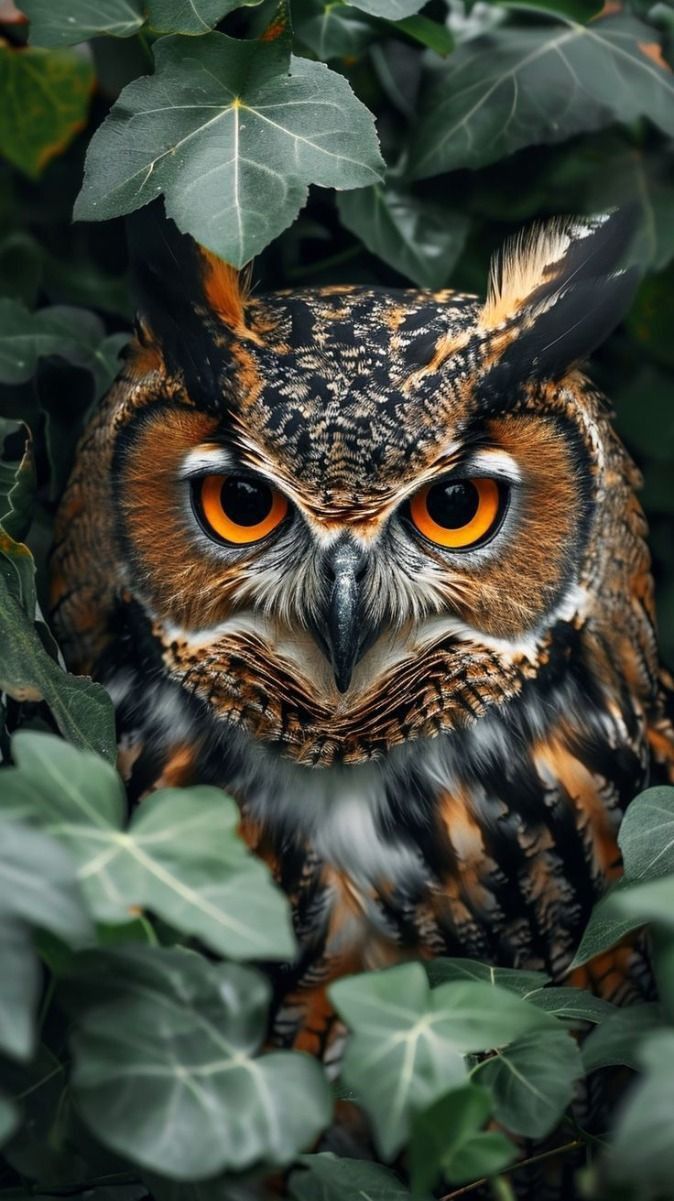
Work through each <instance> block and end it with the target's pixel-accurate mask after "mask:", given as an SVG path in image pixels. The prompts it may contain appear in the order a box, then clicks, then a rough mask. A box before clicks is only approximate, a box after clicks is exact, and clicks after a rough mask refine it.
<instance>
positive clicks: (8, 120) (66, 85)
mask: <svg viewBox="0 0 674 1201" xmlns="http://www.w3.org/2000/svg"><path fill="white" fill-rule="evenodd" d="M93 82H94V76H93V71H92V68H91V66H90V64H89V62H88V61H87V59H86V58H84V57H83V56H82V55H79V54H75V53H73V51H70V50H38V49H36V48H35V47H28V48H26V49H23V48H18V49H17V48H15V47H13V46H9V45H6V44H5V45H3V44H0V95H1V96H2V104H0V156H1V157H4V158H6V159H8V160H9V162H10V163H12V164H13V165H14V166H15V167H18V168H19V170H21V171H24V172H25V174H26V175H29V176H31V178H33V179H36V178H37V177H38V176H39V175H40V174H41V172H42V171H43V170H44V168H45V167H46V165H47V163H48V162H49V161H50V160H51V159H52V158H55V157H56V156H57V155H59V154H61V153H62V152H63V151H64V150H65V149H66V148H67V147H68V146H69V145H70V143H71V141H72V140H73V138H74V137H75V134H76V133H78V131H79V130H80V129H82V128H83V127H84V125H85V122H86V119H87V112H88V109H89V98H90V95H91V91H92V87H93Z"/></svg>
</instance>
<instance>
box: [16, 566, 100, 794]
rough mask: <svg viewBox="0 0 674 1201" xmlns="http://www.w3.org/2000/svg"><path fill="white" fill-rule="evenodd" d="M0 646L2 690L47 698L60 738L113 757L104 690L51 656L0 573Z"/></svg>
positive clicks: (36, 698) (23, 697)
mask: <svg viewBox="0 0 674 1201" xmlns="http://www.w3.org/2000/svg"><path fill="white" fill-rule="evenodd" d="M15 545H17V544H15ZM18 545H20V544H18ZM0 646H2V648H3V649H2V655H1V656H0V693H1V692H6V693H8V694H9V695H10V696H11V697H14V699H15V700H17V701H45V702H46V703H47V705H48V706H49V709H50V710H51V714H52V716H53V718H54V721H55V722H56V724H57V726H58V728H59V730H60V731H61V733H62V734H63V736H64V738H67V739H68V740H69V741H70V742H72V743H74V745H75V746H81V747H86V748H88V749H90V750H94V751H97V752H98V754H99V755H104V756H105V757H106V758H107V759H114V758H115V756H116V752H117V741H116V737H115V718H114V712H113V708H112V702H111V700H110V697H109V696H108V694H107V692H106V691H105V689H104V688H102V687H101V685H100V684H95V683H94V682H93V680H89V679H87V678H85V677H83V676H72V675H70V674H69V673H68V672H66V671H63V669H62V668H61V667H59V665H58V663H56V662H55V661H54V660H53V659H52V658H51V656H50V655H49V654H48V653H47V651H46V650H45V648H44V645H43V643H42V641H41V639H40V637H39V636H38V633H37V630H36V628H35V626H34V625H33V624H32V622H31V620H30V618H29V617H28V616H27V615H26V613H25V612H24V610H23V609H22V607H21V603H20V601H19V600H17V599H16V597H15V596H14V595H13V594H12V592H11V591H10V588H9V585H8V583H7V580H6V579H5V577H4V576H3V573H2V572H0ZM3 784H4V779H3Z"/></svg>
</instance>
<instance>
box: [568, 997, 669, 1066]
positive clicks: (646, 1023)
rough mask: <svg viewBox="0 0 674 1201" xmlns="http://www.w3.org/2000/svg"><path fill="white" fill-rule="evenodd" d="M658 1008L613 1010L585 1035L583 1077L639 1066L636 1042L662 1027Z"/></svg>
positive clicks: (650, 1005)
mask: <svg viewBox="0 0 674 1201" xmlns="http://www.w3.org/2000/svg"><path fill="white" fill-rule="evenodd" d="M662 1021H663V1015H662V1011H661V1009H660V1006H659V1005H655V1004H647V1005H626V1006H625V1007H624V1008H621V1009H614V1010H613V1013H612V1014H610V1015H609V1016H608V1017H607V1018H606V1020H605V1021H603V1022H602V1023H601V1024H600V1025H599V1026H598V1027H597V1029H596V1030H593V1031H592V1033H591V1034H588V1036H587V1038H586V1039H585V1040H584V1042H583V1046H582V1048H581V1055H582V1058H583V1067H584V1069H585V1073H586V1075H589V1073H590V1072H596V1071H597V1069H598V1068H608V1067H617V1066H621V1065H623V1066H625V1067H628V1068H634V1070H635V1071H636V1070H637V1068H638V1067H639V1041H640V1039H641V1038H643V1036H644V1035H645V1034H648V1033H649V1032H650V1031H651V1030H653V1029H654V1028H655V1027H657V1026H660V1025H662Z"/></svg>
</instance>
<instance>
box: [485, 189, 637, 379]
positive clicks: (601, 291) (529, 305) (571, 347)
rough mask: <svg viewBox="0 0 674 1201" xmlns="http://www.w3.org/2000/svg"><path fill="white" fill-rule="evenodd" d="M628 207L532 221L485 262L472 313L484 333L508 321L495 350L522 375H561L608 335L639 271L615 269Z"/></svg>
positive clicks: (627, 232)
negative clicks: (508, 333) (484, 292)
mask: <svg viewBox="0 0 674 1201" xmlns="http://www.w3.org/2000/svg"><path fill="white" fill-rule="evenodd" d="M634 218H635V214H634V211H633V210H632V209H629V210H621V211H615V212H611V213H602V214H600V215H598V216H595V217H575V218H572V217H567V218H560V219H558V220H554V221H550V222H549V223H547V224H544V225H540V224H539V225H536V226H534V227H533V228H532V229H530V230H528V231H525V232H524V233H523V234H518V235H517V236H516V237H515V238H513V239H512V240H511V241H510V242H508V243H507V244H506V246H505V247H504V249H503V250H502V252H501V253H500V254H499V255H497V256H496V258H495V259H494V261H493V262H492V266H491V273H490V282H489V293H488V296H487V301H486V304H485V306H484V308H483V310H482V313H481V315H480V325H481V327H482V329H483V330H484V331H485V333H495V332H496V331H497V330H498V329H499V328H501V327H505V328H506V329H509V328H512V330H513V336H512V337H509V338H508V340H507V343H506V346H505V348H504V352H503V355H502V356H501V357H500V360H499V361H500V364H501V365H502V366H506V364H507V365H508V366H510V367H511V368H515V367H516V366H518V365H519V367H521V368H522V370H526V371H528V372H529V374H531V373H533V374H538V375H548V376H552V377H554V376H556V375H561V374H563V373H564V372H565V371H567V370H568V369H569V367H570V366H572V365H573V364H574V363H576V362H578V361H579V360H580V359H584V358H586V357H587V356H588V355H589V354H591V352H592V351H593V350H594V349H595V348H596V347H597V346H598V345H599V344H600V342H602V341H603V340H604V338H606V337H607V336H608V334H609V333H610V332H611V330H612V329H613V328H614V326H616V325H617V324H618V322H619V321H620V319H621V318H622V317H623V316H624V313H625V311H626V309H627V308H628V306H629V303H630V300H631V298H632V294H633V292H634V288H635V287H636V283H637V281H638V277H639V272H638V270H637V269H636V268H634V267H630V268H628V269H622V266H621V265H622V263H623V260H624V256H625V254H626V251H627V249H628V247H629V244H630V242H631V239H632V234H633V230H634V225H635V220H634Z"/></svg>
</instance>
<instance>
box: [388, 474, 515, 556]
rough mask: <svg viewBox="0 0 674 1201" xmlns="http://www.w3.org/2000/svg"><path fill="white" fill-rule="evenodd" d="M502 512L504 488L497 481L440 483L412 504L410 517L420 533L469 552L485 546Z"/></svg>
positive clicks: (447, 481) (423, 493) (439, 544)
mask: <svg viewBox="0 0 674 1201" xmlns="http://www.w3.org/2000/svg"><path fill="white" fill-rule="evenodd" d="M502 512H503V497H502V487H501V485H499V484H498V483H497V481H496V480H487V479H484V480H483V479H472V480H441V481H440V483H437V484H428V485H427V486H426V487H425V488H422V489H421V490H420V491H419V492H417V494H416V496H413V497H412V499H411V501H410V516H411V518H412V521H413V522H414V524H415V526H416V527H417V529H418V530H419V532H420V533H421V534H423V535H424V536H425V537H426V538H428V539H430V541H431V542H435V543H437V545H438V546H444V547H447V549H448V550H468V549H469V548H470V547H472V546H476V545H477V544H478V543H479V542H483V541H484V539H485V538H486V537H487V535H488V534H490V533H492V531H493V530H494V529H495V528H496V526H497V524H498V522H499V519H500V517H501V514H502Z"/></svg>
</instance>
